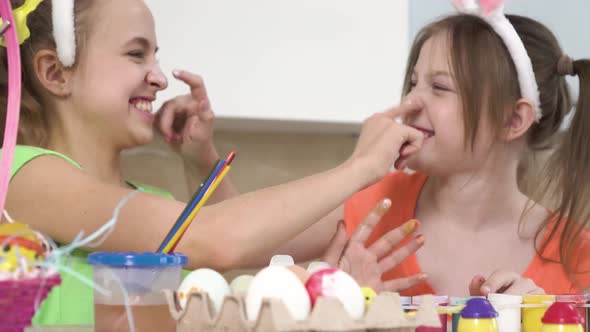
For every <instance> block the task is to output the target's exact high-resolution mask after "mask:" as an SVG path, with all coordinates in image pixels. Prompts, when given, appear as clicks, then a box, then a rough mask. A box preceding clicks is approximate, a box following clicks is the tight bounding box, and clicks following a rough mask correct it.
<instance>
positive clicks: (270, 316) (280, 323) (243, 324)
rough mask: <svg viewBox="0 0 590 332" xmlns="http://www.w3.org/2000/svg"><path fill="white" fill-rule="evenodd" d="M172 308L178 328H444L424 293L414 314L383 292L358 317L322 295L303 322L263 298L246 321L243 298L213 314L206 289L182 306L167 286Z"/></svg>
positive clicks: (248, 331) (398, 331)
mask: <svg viewBox="0 0 590 332" xmlns="http://www.w3.org/2000/svg"><path fill="white" fill-rule="evenodd" d="M165 296H166V299H167V301H168V305H169V308H170V313H171V314H172V317H173V318H174V320H176V322H177V329H178V330H177V331H178V332H189V331H191V332H192V331H211V332H213V331H224V332H227V331H232V332H234V331H236V332H242V331H243V332H262V331H264V332H275V331H276V332H279V331H280V332H287V331H293V332H294V331H297V332H303V331H334V332H336V331H355V332H357V331H390V332H413V331H415V329H416V327H418V326H428V327H440V320H439V316H438V314H437V311H436V305H435V303H434V299H433V297H432V296H425V297H424V299H423V302H422V304H421V305H420V306H419V309H418V310H417V312H416V314H415V315H412V316H411V317H407V316H405V315H404V310H403V308H402V305H401V300H400V297H399V295H398V294H397V293H383V294H380V295H379V296H377V297H375V298H373V300H372V302H371V305H370V306H369V308H368V309H367V311H366V312H365V316H364V317H363V318H362V319H360V320H354V319H351V318H350V316H349V315H348V313H347V312H346V311H345V310H344V307H343V306H342V304H341V303H340V302H339V301H338V300H337V299H334V298H319V299H318V301H317V303H316V305H315V307H314V308H313V310H312V312H311V313H310V315H309V317H308V319H307V320H305V321H296V320H294V319H293V318H291V315H290V314H289V312H288V310H287V308H286V307H285V306H284V305H283V303H282V302H281V301H280V300H273V299H268V300H264V301H263V303H262V307H261V309H260V314H259V316H258V320H256V321H248V320H247V318H246V307H245V301H244V298H243V297H235V296H230V297H226V298H225V301H224V302H223V304H222V306H221V309H220V311H219V314H218V315H214V314H212V312H213V310H212V307H211V303H210V301H209V299H208V297H207V294H204V293H191V295H190V297H189V299H188V301H187V306H186V308H185V309H184V310H183V309H181V308H180V305H179V304H178V303H179V302H178V298H177V295H176V293H175V292H172V291H165Z"/></svg>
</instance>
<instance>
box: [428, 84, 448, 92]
mask: <svg viewBox="0 0 590 332" xmlns="http://www.w3.org/2000/svg"><path fill="white" fill-rule="evenodd" d="M432 87H433V88H434V90H439V91H450V89H449V88H447V87H446V86H444V85H440V84H434V85H433V86H432Z"/></svg>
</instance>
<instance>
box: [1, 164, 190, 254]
mask: <svg viewBox="0 0 590 332" xmlns="http://www.w3.org/2000/svg"><path fill="white" fill-rule="evenodd" d="M131 191H132V190H130V189H126V188H123V187H119V186H115V185H111V184H107V183H104V182H101V181H100V180H99V179H96V178H93V177H91V176H89V175H87V174H85V173H84V172H83V170H81V169H79V168H77V167H76V166H75V165H73V164H71V163H69V162H68V161H66V160H64V159H61V158H59V157H57V156H52V155H43V156H40V157H37V158H34V159H33V160H31V161H29V162H28V163H26V164H25V165H24V166H22V168H21V169H20V170H19V171H18V172H17V173H16V174H15V175H14V177H13V179H12V181H11V183H10V185H9V190H8V197H7V202H6V209H7V211H8V212H9V213H10V215H11V216H12V217H13V218H14V219H16V220H19V221H22V222H25V223H27V224H30V225H31V226H32V227H34V228H36V229H38V230H39V231H41V232H43V233H45V234H47V235H49V236H50V237H51V238H53V239H54V240H55V241H57V242H61V243H69V242H71V241H72V240H73V239H74V238H75V236H76V235H77V234H78V233H79V232H80V231H84V233H85V234H90V233H91V232H94V231H95V230H97V229H99V228H100V227H101V226H102V225H103V224H104V223H106V222H107V221H108V220H110V219H111V217H112V215H113V211H114V209H115V207H116V206H117V204H118V203H119V202H120V201H121V200H122V199H123V198H124V197H125V196H126V195H128V194H129V193H131ZM181 209H182V204H180V203H179V202H175V201H170V200H168V199H165V198H160V197H156V196H153V195H147V194H140V195H138V196H137V197H135V198H134V199H133V200H131V201H129V203H128V206H127V207H126V210H125V211H126V212H125V213H122V215H121V219H123V220H122V221H123V222H120V223H119V224H120V225H121V226H117V229H116V231H115V232H113V234H112V235H111V236H110V237H109V239H108V240H107V241H106V242H105V244H104V246H105V247H104V248H103V249H108V250H128V249H133V250H140V249H144V248H142V247H144V246H145V249H147V250H154V248H153V246H155V244H154V243H156V242H157V241H158V239H159V238H160V237H161V235H160V234H162V233H163V232H164V229H165V227H168V225H167V224H165V225H166V226H161V228H163V229H159V228H160V227H157V226H154V227H153V231H150V229H152V228H151V227H150V228H147V227H146V228H147V229H146V230H145V231H142V232H143V233H145V235H146V236H145V237H144V238H142V241H137V243H135V240H132V239H133V236H131V235H132V234H134V233H135V232H137V229H140V228H141V227H142V226H143V227H145V224H146V223H149V224H152V223H153V224H157V223H158V221H159V224H162V222H161V221H162V219H172V220H173V219H174V217H173V216H174V215H177V214H178V213H179V211H181ZM140 223H141V224H142V225H141V226H140V225H139V224H140ZM158 232H159V233H158ZM151 234H154V235H151ZM152 237H153V239H152ZM130 239H131V240H130ZM142 242H144V243H146V244H143V245H142ZM148 244H149V245H148Z"/></svg>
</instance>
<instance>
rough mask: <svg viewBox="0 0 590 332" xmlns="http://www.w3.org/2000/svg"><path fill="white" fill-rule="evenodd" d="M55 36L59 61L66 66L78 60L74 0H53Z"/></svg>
mask: <svg viewBox="0 0 590 332" xmlns="http://www.w3.org/2000/svg"><path fill="white" fill-rule="evenodd" d="M52 6H53V12H52V19H53V37H54V39H55V44H56V46H57V54H58V56H59V61H61V63H62V64H63V65H64V66H66V67H70V66H72V65H74V62H75V61H76V35H75V32H74V0H53V1H52Z"/></svg>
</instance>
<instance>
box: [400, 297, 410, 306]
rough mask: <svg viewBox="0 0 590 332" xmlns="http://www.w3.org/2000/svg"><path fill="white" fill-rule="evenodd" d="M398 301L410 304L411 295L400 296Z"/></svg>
mask: <svg viewBox="0 0 590 332" xmlns="http://www.w3.org/2000/svg"><path fill="white" fill-rule="evenodd" d="M399 298H400V301H401V303H402V305H411V304H412V297H411V296H400V297H399Z"/></svg>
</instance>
